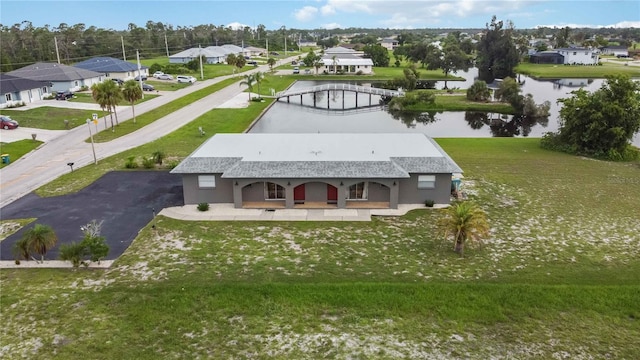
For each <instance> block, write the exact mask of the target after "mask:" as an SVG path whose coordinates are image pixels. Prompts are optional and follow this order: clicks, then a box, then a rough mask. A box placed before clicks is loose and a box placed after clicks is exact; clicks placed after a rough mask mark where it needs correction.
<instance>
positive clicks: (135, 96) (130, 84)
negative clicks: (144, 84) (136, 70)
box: [122, 80, 142, 124]
mask: <svg viewBox="0 0 640 360" xmlns="http://www.w3.org/2000/svg"><path fill="white" fill-rule="evenodd" d="M122 95H123V96H124V98H125V100H127V101H128V102H129V103H131V112H133V123H134V124H135V123H136V108H135V107H134V106H133V103H135V102H136V101H138V100H140V99H142V89H140V84H138V83H137V82H136V81H135V80H128V81H126V82H125V83H124V85H123V88H122Z"/></svg>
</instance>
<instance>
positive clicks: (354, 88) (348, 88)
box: [273, 84, 404, 110]
mask: <svg viewBox="0 0 640 360" xmlns="http://www.w3.org/2000/svg"><path fill="white" fill-rule="evenodd" d="M325 91H326V92H327V109H330V96H329V94H330V93H331V92H332V91H333V92H335V91H342V110H344V109H345V102H344V99H345V96H344V93H345V92H353V93H355V107H356V108H359V107H371V106H379V105H380V104H379V103H376V104H373V103H372V96H373V95H377V96H384V97H393V96H404V91H402V90H387V89H378V88H374V87H371V86H361V85H353V84H323V85H317V86H314V87H310V88H303V89H291V90H285V91H281V92H278V93H275V94H274V96H273V97H275V98H276V99H277V100H280V99H287V102H288V103H290V102H291V98H296V97H298V96H299V97H300V105H302V106H305V105H304V103H303V99H302V98H303V96H304V95H306V94H313V95H314V96H313V107H314V108H315V107H320V104H319V103H318V101H317V99H316V96H315V94H317V93H321V92H325ZM358 94H364V95H367V98H368V99H367V98H365V99H359V97H358ZM358 100H360V104H359V103H358ZM367 100H368V101H367ZM296 103H297V101H296Z"/></svg>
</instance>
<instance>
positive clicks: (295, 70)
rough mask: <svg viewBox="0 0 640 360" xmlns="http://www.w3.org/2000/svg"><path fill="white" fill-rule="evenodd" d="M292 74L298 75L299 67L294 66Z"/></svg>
mask: <svg viewBox="0 0 640 360" xmlns="http://www.w3.org/2000/svg"><path fill="white" fill-rule="evenodd" d="M293 73H294V74H300V68H299V67H297V66H296V67H294V68H293Z"/></svg>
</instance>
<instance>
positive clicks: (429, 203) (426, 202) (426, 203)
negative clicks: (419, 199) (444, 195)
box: [424, 199, 435, 207]
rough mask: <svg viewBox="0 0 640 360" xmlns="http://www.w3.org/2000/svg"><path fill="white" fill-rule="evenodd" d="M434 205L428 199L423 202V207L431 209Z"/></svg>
mask: <svg viewBox="0 0 640 360" xmlns="http://www.w3.org/2000/svg"><path fill="white" fill-rule="evenodd" d="M434 204H435V202H434V201H433V200H430V199H429V200H425V201H424V205H425V206H426V207H433V205H434Z"/></svg>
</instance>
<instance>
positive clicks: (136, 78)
mask: <svg viewBox="0 0 640 360" xmlns="http://www.w3.org/2000/svg"><path fill="white" fill-rule="evenodd" d="M140 79H142V81H145V80H147V75H145V74H141V75H138V76H136V77H134V78H133V80H135V81H140Z"/></svg>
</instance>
